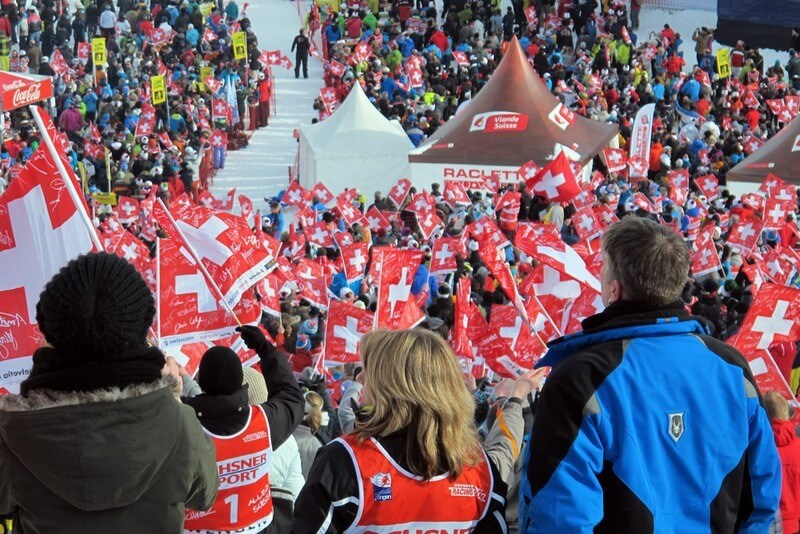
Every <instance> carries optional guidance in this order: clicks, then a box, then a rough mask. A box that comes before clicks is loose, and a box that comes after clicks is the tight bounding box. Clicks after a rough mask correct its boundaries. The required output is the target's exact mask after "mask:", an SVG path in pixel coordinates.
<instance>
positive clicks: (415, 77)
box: [406, 65, 423, 87]
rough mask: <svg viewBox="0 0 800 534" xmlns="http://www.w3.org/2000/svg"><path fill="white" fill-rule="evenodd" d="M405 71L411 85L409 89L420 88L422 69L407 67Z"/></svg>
mask: <svg viewBox="0 0 800 534" xmlns="http://www.w3.org/2000/svg"><path fill="white" fill-rule="evenodd" d="M406 71H407V72H408V80H409V82H410V83H411V87H421V86H422V80H423V78H422V69H420V68H419V67H415V66H414V65H407V66H406Z"/></svg>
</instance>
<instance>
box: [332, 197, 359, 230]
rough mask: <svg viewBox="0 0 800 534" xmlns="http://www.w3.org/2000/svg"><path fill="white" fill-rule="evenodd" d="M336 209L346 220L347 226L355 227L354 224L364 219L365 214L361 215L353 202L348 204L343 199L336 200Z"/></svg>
mask: <svg viewBox="0 0 800 534" xmlns="http://www.w3.org/2000/svg"><path fill="white" fill-rule="evenodd" d="M336 207H337V208H338V210H339V213H341V215H342V218H344V222H345V224H346V225H347V226H353V225H354V224H356V223H358V224H361V222H362V221H363V219H364V214H363V213H361V211H359V210H358V209H357V208H356V207H355V206H353V203H352V202H347V201H345V200H344V199H342V198H337V199H336Z"/></svg>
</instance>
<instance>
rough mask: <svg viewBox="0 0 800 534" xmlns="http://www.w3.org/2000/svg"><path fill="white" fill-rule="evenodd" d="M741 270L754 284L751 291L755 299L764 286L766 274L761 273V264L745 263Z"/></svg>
mask: <svg viewBox="0 0 800 534" xmlns="http://www.w3.org/2000/svg"><path fill="white" fill-rule="evenodd" d="M739 270H740V271H741V272H743V273H744V274H745V276H746V277H747V279H748V280H749V281H750V283H751V284H752V286H750V291H751V293H752V294H753V296H754V297H755V296H756V295H757V294H758V291H759V290H760V289H761V286H762V285H763V284H764V273H762V272H761V268H760V266H759V264H758V263H755V262H753V263H744V264H743V265H742V266H741V267H740V269H739Z"/></svg>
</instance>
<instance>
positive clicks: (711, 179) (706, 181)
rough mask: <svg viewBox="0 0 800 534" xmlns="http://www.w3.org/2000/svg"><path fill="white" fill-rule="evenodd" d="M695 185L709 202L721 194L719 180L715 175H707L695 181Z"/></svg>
mask: <svg viewBox="0 0 800 534" xmlns="http://www.w3.org/2000/svg"><path fill="white" fill-rule="evenodd" d="M694 184H695V185H696V186H697V188H698V189H699V190H700V192H701V193H703V194H704V195H705V196H706V198H708V199H709V200H711V199H713V198H716V197H717V195H718V194H719V179H718V178H717V177H716V176H714V175H713V174H707V175H705V176H700V177H698V178H695V179H694Z"/></svg>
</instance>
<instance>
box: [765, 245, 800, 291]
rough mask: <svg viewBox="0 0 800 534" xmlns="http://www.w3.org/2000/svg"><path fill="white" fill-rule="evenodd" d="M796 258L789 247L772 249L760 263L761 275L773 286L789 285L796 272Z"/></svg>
mask: <svg viewBox="0 0 800 534" xmlns="http://www.w3.org/2000/svg"><path fill="white" fill-rule="evenodd" d="M797 264H798V257H797V253H796V252H795V251H794V250H792V249H791V248H789V247H781V246H778V248H774V249H772V250H770V251H769V252H768V253H767V254H766V255H765V256H764V261H762V262H761V267H762V270H763V273H764V274H765V275H766V276H767V277H768V278H769V279H770V281H772V282H773V283H775V284H778V285H785V286H788V285H791V282H792V280H793V279H794V275H795V273H796V272H797Z"/></svg>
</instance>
